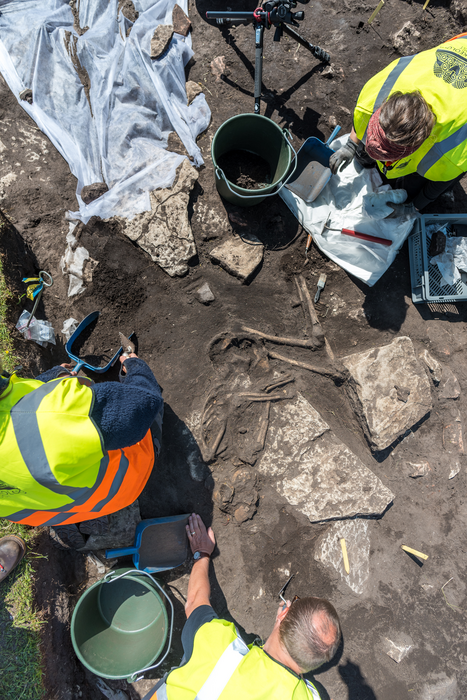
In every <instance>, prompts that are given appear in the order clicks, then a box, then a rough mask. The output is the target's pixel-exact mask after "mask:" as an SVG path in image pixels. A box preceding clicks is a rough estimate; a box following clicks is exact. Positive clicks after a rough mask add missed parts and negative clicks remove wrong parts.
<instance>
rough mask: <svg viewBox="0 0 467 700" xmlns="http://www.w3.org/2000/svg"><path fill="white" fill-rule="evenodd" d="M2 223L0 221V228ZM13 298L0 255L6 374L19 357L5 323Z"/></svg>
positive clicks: (0, 343) (0, 354)
mask: <svg viewBox="0 0 467 700" xmlns="http://www.w3.org/2000/svg"><path fill="white" fill-rule="evenodd" d="M1 226H2V221H1V220H0V228H1ZM13 298H14V295H13V294H12V293H11V292H10V290H9V289H8V288H7V286H6V284H5V277H4V275H3V262H2V257H1V255H0V358H1V361H2V365H3V369H5V370H6V371H7V372H12V371H13V369H14V367H16V365H18V364H19V357H18V356H17V355H15V352H14V348H13V343H12V341H11V337H10V334H9V332H8V328H7V325H6V323H5V319H6V312H7V305H8V302H9V301H10V300H11V299H13Z"/></svg>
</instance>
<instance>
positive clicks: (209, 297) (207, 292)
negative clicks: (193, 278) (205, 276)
mask: <svg viewBox="0 0 467 700" xmlns="http://www.w3.org/2000/svg"><path fill="white" fill-rule="evenodd" d="M195 294H196V298H197V299H198V301H199V302H200V304H206V306H207V305H208V304H210V303H211V302H212V301H214V299H215V298H216V297H215V296H214V294H213V293H212V292H211V287H210V286H209V284H208V283H207V282H205V283H204V284H203V285H201V287H200V288H199V289H197V290H196V292H195Z"/></svg>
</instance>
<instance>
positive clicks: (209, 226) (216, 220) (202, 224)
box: [192, 199, 232, 241]
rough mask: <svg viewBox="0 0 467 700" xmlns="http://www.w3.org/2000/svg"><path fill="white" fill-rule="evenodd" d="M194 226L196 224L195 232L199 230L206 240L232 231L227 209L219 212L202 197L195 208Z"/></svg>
mask: <svg viewBox="0 0 467 700" xmlns="http://www.w3.org/2000/svg"><path fill="white" fill-rule="evenodd" d="M192 226H193V227H195V226H196V228H195V232H199V235H200V236H201V238H202V239H203V240H204V241H210V240H211V239H213V238H218V237H219V236H223V235H225V234H229V233H232V227H231V226H230V223H229V219H228V218H227V216H226V213H225V210H224V209H223V210H222V212H221V213H218V212H217V211H215V210H214V209H212V208H211V207H209V206H208V205H207V204H206V203H205V202H203V201H202V200H201V199H198V201H197V202H196V205H195V206H194V208H193V218H192Z"/></svg>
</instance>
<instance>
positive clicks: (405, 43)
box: [392, 22, 421, 56]
mask: <svg viewBox="0 0 467 700" xmlns="http://www.w3.org/2000/svg"><path fill="white" fill-rule="evenodd" d="M420 36H421V34H420V32H419V31H418V29H417V28H416V27H415V25H414V24H412V22H406V23H405V24H404V25H402V27H401V29H400V30H399V31H398V32H396V33H395V34H394V35H393V37H392V45H393V46H394V48H395V49H396V51H399V53H400V54H402V55H403V56H411V55H412V54H413V52H414V45H416V44H417V41H418V40H419V39H420Z"/></svg>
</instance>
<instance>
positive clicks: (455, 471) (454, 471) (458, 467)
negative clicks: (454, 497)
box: [448, 462, 461, 479]
mask: <svg viewBox="0 0 467 700" xmlns="http://www.w3.org/2000/svg"><path fill="white" fill-rule="evenodd" d="M460 470H461V465H460V464H459V462H456V463H455V465H454V466H453V467H452V468H451V471H450V472H449V476H448V479H454V477H455V476H457V474H459V472H460Z"/></svg>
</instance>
